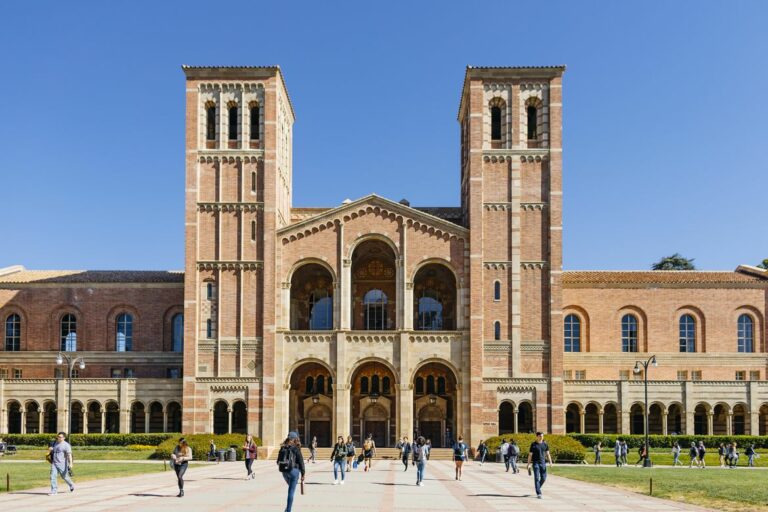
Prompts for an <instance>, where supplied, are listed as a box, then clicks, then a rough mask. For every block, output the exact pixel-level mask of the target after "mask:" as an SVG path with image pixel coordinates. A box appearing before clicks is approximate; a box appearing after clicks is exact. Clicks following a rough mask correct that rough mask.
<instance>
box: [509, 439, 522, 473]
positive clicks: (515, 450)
mask: <svg viewBox="0 0 768 512" xmlns="http://www.w3.org/2000/svg"><path fill="white" fill-rule="evenodd" d="M518 457H520V447H519V446H518V445H517V441H515V440H514V439H512V440H510V441H509V465H510V466H512V473H513V474H517V473H519V472H520V470H519V469H518V468H517V459H518Z"/></svg>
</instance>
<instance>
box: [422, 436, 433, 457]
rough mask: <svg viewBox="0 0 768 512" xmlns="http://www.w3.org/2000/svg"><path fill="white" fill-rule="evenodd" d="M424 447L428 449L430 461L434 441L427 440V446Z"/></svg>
mask: <svg viewBox="0 0 768 512" xmlns="http://www.w3.org/2000/svg"><path fill="white" fill-rule="evenodd" d="M424 446H426V447H427V460H429V454H430V453H432V439H430V438H427V444H425V445H424Z"/></svg>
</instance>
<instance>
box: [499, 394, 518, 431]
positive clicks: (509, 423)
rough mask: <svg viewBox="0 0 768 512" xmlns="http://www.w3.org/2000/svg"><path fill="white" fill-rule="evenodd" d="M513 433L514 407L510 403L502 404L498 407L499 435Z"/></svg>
mask: <svg viewBox="0 0 768 512" xmlns="http://www.w3.org/2000/svg"><path fill="white" fill-rule="evenodd" d="M514 432H515V406H514V405H512V403H511V402H506V401H505V402H502V403H501V405H500V406H499V435H500V436H501V435H504V434H512V433H514Z"/></svg>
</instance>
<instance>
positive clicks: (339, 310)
mask: <svg viewBox="0 0 768 512" xmlns="http://www.w3.org/2000/svg"><path fill="white" fill-rule="evenodd" d="M564 70H565V68H564V67H557V66H556V67H529V68H477V67H469V68H467V71H466V75H465V80H464V85H463V89H462V94H461V101H460V105H459V113H458V120H459V124H460V127H461V130H460V131H461V156H460V166H459V167H460V173H461V206H459V207H440V208H435V207H430V208H419V207H412V206H411V205H410V204H409V203H408V202H407V201H405V200H403V201H400V202H393V201H390V200H388V199H385V198H382V197H379V196H376V195H370V196H367V197H363V198H360V199H357V200H355V201H345V202H344V203H343V204H341V205H339V206H337V207H334V208H303V207H294V206H293V204H292V183H293V172H292V144H293V140H292V126H293V122H294V112H293V107H292V105H291V102H290V98H289V95H288V92H287V89H286V85H285V83H284V81H283V77H282V74H281V72H280V69H279V68H278V67H184V72H185V74H186V99H187V108H186V154H185V158H186V184H185V191H186V216H185V224H186V259H185V271H184V272H183V273H181V272H178V273H175V272H95V271H84V272H63V271H51V272H46V271H29V270H25V269H23V268H21V267H10V268H8V269H3V270H0V320H2V321H3V322H4V325H5V330H4V334H5V343H4V346H3V347H2V348H4V349H5V350H4V351H0V404H2V423H1V424H0V431H3V432H7V431H11V432H15V431H41V430H44V431H53V430H56V429H66V415H67V413H68V412H69V411H67V406H66V403H67V398H66V382H67V381H66V379H62V378H61V377H62V376H63V375H64V371H63V365H62V366H59V365H57V364H56V362H55V360H56V356H57V353H58V351H60V350H62V351H66V352H67V353H68V354H72V355H74V356H82V357H84V358H85V360H86V365H85V368H84V369H82V370H80V369H79V368H78V367H77V365H75V369H76V370H77V371H79V375H78V376H77V378H76V379H74V384H73V395H72V407H71V409H72V413H73V414H72V416H73V420H72V430H73V431H76V432H79V431H86V430H87V431H91V432H92V431H96V430H99V431H120V432H124V431H136V432H144V431H162V430H166V431H178V430H183V431H184V432H209V431H215V432H228V431H232V432H246V431H248V432H252V433H254V434H256V435H258V436H260V437H262V438H263V439H264V441H265V444H267V445H274V444H275V443H277V442H279V441H280V440H281V438H282V437H283V436H284V435H285V433H286V432H287V431H288V430H289V429H294V430H298V431H299V432H300V433H301V435H302V436H303V439H304V440H305V441H307V440H309V438H310V437H311V436H317V437H318V440H319V442H320V444H321V445H322V444H326V445H327V444H329V443H330V442H331V439H332V438H333V436H335V435H336V434H344V435H346V434H348V433H349V434H351V435H353V436H354V437H356V438H358V439H359V438H360V437H361V436H363V435H364V434H366V433H371V434H373V435H374V438H375V439H376V441H377V444H378V445H379V446H391V445H393V443H394V442H395V441H396V439H397V438H398V437H399V436H400V435H403V434H408V435H411V434H412V433H414V432H419V433H421V434H424V435H427V436H429V437H431V439H432V441H433V444H434V445H436V446H443V445H445V444H447V442H448V440H449V439H450V438H452V437H454V436H455V435H456V434H457V433H463V434H464V435H465V436H468V437H469V439H470V441H471V442H472V444H475V443H476V442H477V441H478V440H479V439H480V438H483V437H488V436H491V435H496V434H499V433H507V432H527V431H531V430H536V429H539V430H546V431H552V432H563V431H581V432H585V431H586V432H638V431H641V430H642V428H643V419H644V417H643V408H642V393H643V386H642V382H641V380H638V378H640V379H642V377H643V375H642V373H635V372H633V371H632V370H633V368H634V366H635V363H636V361H638V360H643V361H645V360H646V359H648V358H649V357H650V356H651V355H653V354H655V355H656V357H657V360H658V362H659V366H658V367H657V368H652V370H651V373H649V379H650V381H651V382H650V392H649V395H650V398H651V400H650V401H651V403H652V405H651V407H650V412H649V423H650V426H649V430H650V431H651V432H658V433H662V432H691V433H693V432H696V433H720V432H722V433H726V432H729V433H742V432H745V433H750V432H751V433H758V432H759V433H761V434H764V433H765V432H766V429H768V385H767V384H766V381H765V379H766V370H767V369H768V365H767V364H766V363H767V362H768V359H766V345H765V335H766V326H765V320H764V317H765V313H766V309H767V302H766V301H767V299H768V294H767V293H766V291H767V290H768V274H766V272H765V271H763V270H761V269H758V268H755V267H749V266H740V267H739V268H737V269H736V270H735V271H733V272H600V271H596V272H586V271H576V272H563V271H562V75H563V72H564ZM86 397H87V398H86ZM62 413H63V414H62Z"/></svg>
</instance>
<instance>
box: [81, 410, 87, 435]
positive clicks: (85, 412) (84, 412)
mask: <svg viewBox="0 0 768 512" xmlns="http://www.w3.org/2000/svg"><path fill="white" fill-rule="evenodd" d="M82 414H83V434H87V433H88V409H87V408H84V409H83V412H82Z"/></svg>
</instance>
